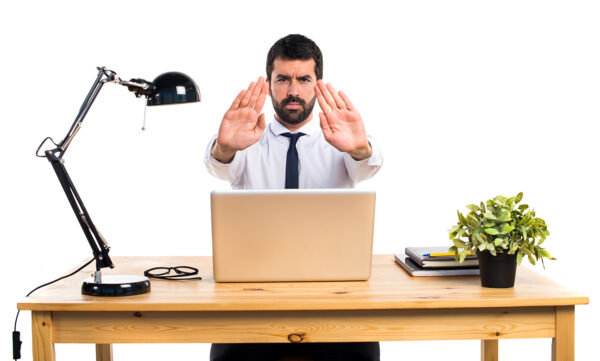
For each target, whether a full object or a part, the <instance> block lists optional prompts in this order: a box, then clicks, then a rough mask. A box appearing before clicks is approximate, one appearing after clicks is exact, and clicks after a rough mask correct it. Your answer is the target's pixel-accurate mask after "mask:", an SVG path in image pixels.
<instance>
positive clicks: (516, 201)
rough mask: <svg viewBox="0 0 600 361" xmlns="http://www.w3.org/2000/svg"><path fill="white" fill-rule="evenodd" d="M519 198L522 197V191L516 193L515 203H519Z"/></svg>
mask: <svg viewBox="0 0 600 361" xmlns="http://www.w3.org/2000/svg"><path fill="white" fill-rule="evenodd" d="M521 199H523V192H519V194H517V197H516V198H515V203H519V202H520V201H521Z"/></svg>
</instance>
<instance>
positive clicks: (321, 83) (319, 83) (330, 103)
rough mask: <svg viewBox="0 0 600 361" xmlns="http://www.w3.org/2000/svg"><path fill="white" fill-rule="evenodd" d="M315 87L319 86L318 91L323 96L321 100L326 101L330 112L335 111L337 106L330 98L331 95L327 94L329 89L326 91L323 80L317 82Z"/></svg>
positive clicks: (331, 97)
mask: <svg viewBox="0 0 600 361" xmlns="http://www.w3.org/2000/svg"><path fill="white" fill-rule="evenodd" d="M317 85H318V86H319V90H321V94H323V98H325V101H327V104H328V105H329V107H330V108H331V109H332V110H333V109H336V108H337V105H336V104H335V99H333V96H331V93H330V92H329V89H327V87H326V86H325V83H324V82H323V80H319V81H318V82H317Z"/></svg>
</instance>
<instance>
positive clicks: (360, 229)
mask: <svg viewBox="0 0 600 361" xmlns="http://www.w3.org/2000/svg"><path fill="white" fill-rule="evenodd" d="M374 215H375V192H373V191H365V190H355V189H320V190H308V189H294V190H226V191H213V192H212V193H211V217H212V240H213V271H214V278H215V281H217V282H271V281H350V280H367V279H369V277H370V275H371V260H372V250H373V227H374Z"/></svg>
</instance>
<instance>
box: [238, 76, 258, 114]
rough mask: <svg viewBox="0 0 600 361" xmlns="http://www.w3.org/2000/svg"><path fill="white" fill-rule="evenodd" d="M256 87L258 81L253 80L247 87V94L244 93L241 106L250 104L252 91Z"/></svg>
mask: <svg viewBox="0 0 600 361" xmlns="http://www.w3.org/2000/svg"><path fill="white" fill-rule="evenodd" d="M254 88H256V83H255V82H252V83H250V86H249V87H248V89H246V95H244V97H243V98H242V101H241V103H240V108H244V107H247V106H248V102H249V101H250V96H252V92H253V91H254Z"/></svg>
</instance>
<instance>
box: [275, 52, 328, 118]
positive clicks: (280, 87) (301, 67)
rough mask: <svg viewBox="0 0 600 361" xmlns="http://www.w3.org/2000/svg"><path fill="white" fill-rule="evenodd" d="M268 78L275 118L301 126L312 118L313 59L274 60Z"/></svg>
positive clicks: (314, 75) (313, 103)
mask: <svg viewBox="0 0 600 361" xmlns="http://www.w3.org/2000/svg"><path fill="white" fill-rule="evenodd" d="M270 79H271V84H270V85H271V87H270V91H271V100H272V101H273V108H274V109H275V116H276V117H277V120H279V121H283V122H285V123H287V124H290V125H304V124H306V123H308V122H309V121H310V120H311V119H312V110H313V108H314V106H315V100H316V96H315V85H316V84H317V76H316V74H315V61H314V60H313V59H310V60H283V59H280V58H277V59H275V61H274V62H273V72H272V73H271V74H270Z"/></svg>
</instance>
